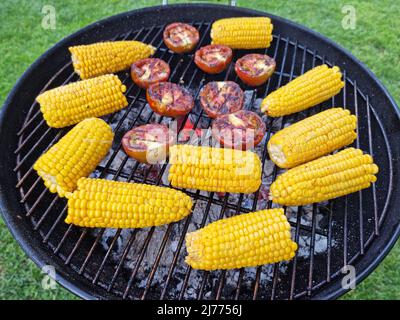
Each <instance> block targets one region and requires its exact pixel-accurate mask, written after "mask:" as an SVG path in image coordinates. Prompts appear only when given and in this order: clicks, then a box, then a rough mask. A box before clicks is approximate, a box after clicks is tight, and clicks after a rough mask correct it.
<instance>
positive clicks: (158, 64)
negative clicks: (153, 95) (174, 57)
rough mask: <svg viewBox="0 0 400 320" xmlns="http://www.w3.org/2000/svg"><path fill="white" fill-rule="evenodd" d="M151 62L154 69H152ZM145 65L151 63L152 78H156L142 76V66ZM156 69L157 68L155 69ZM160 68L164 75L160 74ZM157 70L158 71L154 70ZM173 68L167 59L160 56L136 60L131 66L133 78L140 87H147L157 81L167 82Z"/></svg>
mask: <svg viewBox="0 0 400 320" xmlns="http://www.w3.org/2000/svg"><path fill="white" fill-rule="evenodd" d="M151 64H152V65H153V69H151ZM145 65H150V78H151V77H154V79H143V78H141V74H142V70H143V69H142V67H143V66H145ZM154 69H156V70H154ZM160 70H162V71H163V73H164V75H160V72H159V71H160ZM154 71H156V72H154ZM170 73H171V69H170V67H169V65H168V63H166V62H165V61H163V60H161V59H158V58H146V59H141V60H139V61H136V62H135V63H133V64H132V66H131V78H132V80H133V82H134V83H135V84H136V85H137V86H139V87H140V88H143V89H147V88H148V87H149V86H150V85H152V84H153V83H157V82H165V81H167V80H168V78H169V75H170Z"/></svg>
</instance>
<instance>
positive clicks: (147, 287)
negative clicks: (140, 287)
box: [141, 223, 172, 300]
mask: <svg viewBox="0 0 400 320" xmlns="http://www.w3.org/2000/svg"><path fill="white" fill-rule="evenodd" d="M171 228H172V223H170V224H169V225H168V227H167V231H165V234H164V237H163V239H162V242H161V245H160V248H159V250H158V254H157V257H156V260H155V261H154V264H153V268H152V269H151V271H150V274H149V277H148V279H147V283H146V287H145V289H144V292H143V295H142V297H141V299H142V300H144V299H145V297H146V294H147V292H148V291H149V289H150V286H151V282H152V281H153V277H154V274H155V272H156V270H157V267H158V264H159V263H160V259H161V256H162V254H163V252H164V248H165V245H166V244H167V240H168V237H169V234H170V232H171Z"/></svg>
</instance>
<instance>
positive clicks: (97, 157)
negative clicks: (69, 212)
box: [33, 118, 114, 197]
mask: <svg viewBox="0 0 400 320" xmlns="http://www.w3.org/2000/svg"><path fill="white" fill-rule="evenodd" d="M113 138H114V134H113V132H112V130H111V127H110V126H109V125H108V124H107V123H106V122H104V121H103V120H101V119H97V118H91V119H86V120H83V121H82V122H80V123H78V124H77V125H76V126H75V127H74V128H72V130H71V131H69V132H68V133H67V134H66V135H65V136H64V137H62V138H61V139H60V141H59V142H57V143H56V144H55V145H53V146H52V147H51V148H50V149H49V150H48V151H47V152H46V153H44V154H43V155H42V156H40V158H39V159H38V160H37V161H36V162H35V164H34V165H33V168H34V169H35V170H36V171H37V173H38V175H39V176H40V177H42V179H43V180H44V184H45V185H46V187H47V188H48V189H49V190H50V192H53V193H56V192H57V193H58V194H59V196H60V197H64V196H67V195H68V193H70V192H72V191H74V190H75V189H76V184H77V181H78V180H79V179H80V178H81V177H86V176H88V175H89V174H90V173H91V172H92V171H93V170H94V169H95V168H96V166H97V165H98V164H99V162H100V161H101V160H102V159H103V158H104V156H105V155H106V154H107V152H108V151H109V149H110V147H111V144H112V140H113Z"/></svg>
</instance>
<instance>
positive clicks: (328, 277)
mask: <svg viewBox="0 0 400 320" xmlns="http://www.w3.org/2000/svg"><path fill="white" fill-rule="evenodd" d="M329 206H330V207H329V217H328V236H327V257H326V281H327V282H330V281H331V252H332V220H333V214H332V213H333V206H334V201H330V202H329Z"/></svg>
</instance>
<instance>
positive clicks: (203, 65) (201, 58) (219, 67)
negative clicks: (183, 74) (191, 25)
mask: <svg viewBox="0 0 400 320" xmlns="http://www.w3.org/2000/svg"><path fill="white" fill-rule="evenodd" d="M213 52H220V54H221V55H222V56H223V57H224V58H225V59H224V60H222V59H221V60H220V61H218V60H217V61H215V60H216V59H214V61H211V62H208V61H207V60H206V59H205V58H206V57H207V56H209V57H210V53H211V54H212V53H213ZM231 61H232V49H231V48H229V47H227V46H223V45H218V44H210V45H208V46H205V47H201V48H200V49H199V50H197V51H196V53H195V56H194V63H195V64H196V65H197V66H198V67H199V68H200V69H201V70H203V71H204V72H206V73H209V74H216V73H221V72H222V71H224V70H225V69H226V68H227V67H228V65H229V64H230V63H231Z"/></svg>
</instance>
